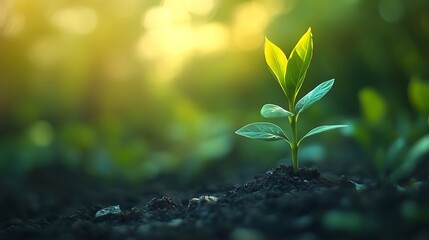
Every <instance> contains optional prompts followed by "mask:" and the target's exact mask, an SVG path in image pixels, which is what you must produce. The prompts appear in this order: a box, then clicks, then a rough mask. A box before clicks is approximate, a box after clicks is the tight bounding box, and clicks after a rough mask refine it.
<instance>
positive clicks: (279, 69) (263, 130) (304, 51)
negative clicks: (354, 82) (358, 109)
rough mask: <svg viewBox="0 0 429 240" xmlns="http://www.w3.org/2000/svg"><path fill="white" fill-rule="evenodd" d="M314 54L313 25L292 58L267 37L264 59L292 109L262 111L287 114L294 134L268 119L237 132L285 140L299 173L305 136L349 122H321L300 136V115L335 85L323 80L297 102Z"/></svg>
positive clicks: (265, 108)
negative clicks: (299, 153) (286, 132)
mask: <svg viewBox="0 0 429 240" xmlns="http://www.w3.org/2000/svg"><path fill="white" fill-rule="evenodd" d="M312 55H313V36H312V34H311V28H309V29H308V31H307V32H306V33H305V34H304V35H303V36H302V37H301V39H300V40H299V41H298V43H297V44H296V46H295V48H294V49H293V50H292V52H291V54H290V56H289V58H287V57H286V55H285V54H284V53H283V51H282V50H281V49H280V48H279V47H277V46H276V45H275V44H274V43H272V42H270V40H268V38H265V60H266V62H267V64H268V67H269V69H270V70H271V72H272V73H273V75H274V77H275V78H276V79H277V81H278V83H279V84H280V87H281V88H282V89H283V92H284V93H285V95H286V97H287V99H288V103H289V110H285V109H283V108H282V107H279V106H277V105H274V104H265V105H264V106H263V107H262V109H261V115H262V116H263V117H265V118H287V119H288V120H289V124H290V129H291V136H290V137H288V136H287V135H286V134H285V132H284V131H283V130H282V129H281V128H280V127H279V126H277V125H275V124H272V123H268V122H256V123H251V124H248V125H246V126H244V127H242V128H240V129H239V130H237V131H236V132H235V133H236V134H238V135H241V136H244V137H248V138H252V139H260V140H265V141H277V140H285V141H286V142H287V143H288V144H289V146H290V147H291V150H292V166H293V170H294V172H295V174H296V173H298V148H299V146H300V144H301V142H302V140H304V139H305V138H307V137H309V136H311V135H315V134H318V133H321V132H325V131H328V130H332V129H336V128H342V127H346V125H325V126H319V127H316V128H314V129H312V130H310V131H309V132H308V133H307V134H305V135H304V136H303V137H302V138H298V132H297V123H298V117H299V115H300V114H301V113H302V112H303V111H304V110H306V109H307V108H309V107H310V106H311V105H313V103H315V102H316V101H318V100H320V99H321V98H322V97H323V96H325V94H326V93H327V92H328V91H329V90H330V89H331V88H332V85H334V79H331V80H329V81H326V82H323V83H321V84H320V85H318V86H317V87H316V88H314V89H313V90H312V91H310V92H309V93H307V94H306V95H305V96H304V97H303V98H301V99H300V100H299V101H298V102H296V98H297V95H298V92H299V89H300V88H301V86H302V83H303V82H304V78H305V75H306V73H307V69H308V67H309V65H310V61H311V58H312Z"/></svg>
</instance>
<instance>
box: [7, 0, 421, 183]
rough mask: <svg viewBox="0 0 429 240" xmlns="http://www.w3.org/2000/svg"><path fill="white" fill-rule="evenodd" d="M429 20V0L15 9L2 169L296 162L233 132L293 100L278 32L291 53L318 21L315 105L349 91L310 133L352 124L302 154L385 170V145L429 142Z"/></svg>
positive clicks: (128, 1)
mask: <svg viewBox="0 0 429 240" xmlns="http://www.w3.org/2000/svg"><path fill="white" fill-rule="evenodd" d="M428 12H429V2H428V1H426V0H414V1H406V0H324V1H317V0H251V1H244V0H234V1H225V0H164V1H155V0H145V1H140V0H120V1H119V0H112V1H101V0H38V1H30V0H3V1H1V2H0V175H1V176H2V177H3V178H4V179H10V178H21V177H24V176H25V175H26V174H28V173H29V172H30V171H31V170H33V169H34V168H37V167H43V166H51V165H57V164H59V165H62V166H66V167H69V168H72V169H81V170H84V171H85V172H88V173H90V174H92V175H95V176H99V177H102V178H105V179H125V180H129V181H140V180H149V179H153V178H156V177H159V176H166V175H168V174H175V175H174V176H177V175H178V176H180V178H178V179H181V180H184V181H187V180H190V179H195V178H197V177H206V176H209V175H210V176H212V177H218V178H221V177H224V176H240V174H247V173H253V172H255V171H261V169H265V168H266V167H267V166H273V165H276V164H278V163H279V162H284V163H289V159H288V157H289V155H290V153H289V150H288V147H287V145H286V144H285V143H266V142H256V141H249V140H246V139H244V138H240V137H238V136H235V135H234V134H233V133H234V131H235V130H236V129H238V128H239V127H240V126H242V125H244V124H246V123H249V122H253V121H260V120H262V118H261V117H260V116H259V109H260V107H261V106H262V105H263V104H264V103H274V104H279V105H283V106H287V102H286V98H285V96H283V93H282V91H281V89H280V87H279V86H278V85H277V83H276V81H275V80H274V79H273V77H272V76H271V74H270V73H269V70H268V69H267V66H266V64H265V60H264V56H263V39H264V36H268V37H269V38H270V39H271V40H272V41H273V42H274V43H275V44H277V45H278V46H280V47H281V48H282V49H283V50H284V51H285V52H287V53H289V52H290V51H291V49H292V47H293V46H294V45H295V43H296V42H297V41H298V39H299V37H300V36H301V35H302V34H303V33H304V32H305V31H306V30H307V28H308V27H309V26H311V27H312V29H313V34H314V57H313V61H312V63H311V65H310V69H309V72H308V74H307V79H306V81H305V83H304V85H303V87H302V90H301V94H300V96H302V93H303V92H308V91H309V90H311V89H312V88H313V87H315V86H316V85H317V84H318V83H320V82H322V81H325V80H328V79H331V78H335V79H336V84H335V86H334V89H333V90H332V91H331V92H330V93H329V94H328V95H327V96H326V97H325V98H324V99H323V101H321V102H319V103H318V104H317V105H316V106H314V107H312V108H310V109H309V110H308V112H306V113H305V116H304V115H303V117H302V119H301V121H302V123H301V126H300V127H301V131H300V132H301V133H302V132H304V131H306V130H308V129H310V128H312V127H314V126H316V125H320V124H329V123H333V122H335V123H341V122H344V123H349V124H350V125H351V127H350V128H349V129H347V130H345V131H343V132H342V135H341V134H338V133H330V134H326V135H321V136H317V137H315V138H314V139H313V140H309V141H307V142H306V144H305V146H304V147H303V148H302V151H301V158H302V160H303V161H304V162H305V160H307V162H309V161H313V162H318V163H316V165H323V163H325V164H327V165H328V166H329V167H331V168H333V167H335V166H348V167H350V166H355V165H353V164H354V163H356V162H359V163H362V162H366V163H368V162H371V161H374V162H377V161H376V159H377V158H381V159H384V157H377V155H380V154H378V153H377V152H379V149H384V147H379V146H387V145H389V144H391V143H394V142H395V141H396V140H397V139H399V138H406V139H409V140H407V143H408V144H412V143H413V142H416V141H417V140H418V139H421V138H423V137H424V136H425V135H426V134H427V133H428V118H427V117H428V115H429V99H428V98H429V85H428V80H429V14H428ZM371 146H376V147H371ZM381 155H383V154H381ZM381 155H380V156H381ZM363 159H368V160H369V161H363ZM375 166H379V165H377V164H375ZM375 169H377V167H375ZM207 173H208V175H207Z"/></svg>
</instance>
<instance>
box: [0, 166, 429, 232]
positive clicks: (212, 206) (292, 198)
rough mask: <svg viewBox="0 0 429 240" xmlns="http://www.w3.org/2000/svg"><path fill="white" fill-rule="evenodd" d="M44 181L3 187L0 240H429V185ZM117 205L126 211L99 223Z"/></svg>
mask: <svg viewBox="0 0 429 240" xmlns="http://www.w3.org/2000/svg"><path fill="white" fill-rule="evenodd" d="M50 172H52V171H50ZM47 175H49V174H47V173H46V172H43V171H42V172H40V173H38V174H35V175H34V176H33V177H31V178H29V179H30V180H29V181H28V182H26V183H24V184H13V183H3V185H4V186H3V187H2V189H1V190H0V191H1V192H0V194H1V197H0V199H1V200H0V204H1V208H0V211H1V214H0V239H231V240H264V239H308V240H313V239H314V240H317V239H429V184H428V181H427V180H425V181H423V182H419V183H416V184H414V185H409V186H408V185H407V186H405V187H398V186H393V185H389V184H385V185H380V184H377V183H376V182H375V181H370V180H363V179H349V178H348V177H344V176H342V177H337V176H324V175H323V174H322V175H321V174H320V173H319V172H318V171H317V170H315V169H306V168H303V169H301V170H300V172H299V174H298V175H294V174H293V171H292V169H291V168H290V167H288V166H282V165H281V166H278V167H276V168H274V169H271V170H269V171H267V172H265V173H263V174H260V175H257V176H255V177H254V178H253V179H250V180H248V181H245V182H243V183H238V184H236V185H231V186H215V185H212V186H201V187H199V188H196V189H192V190H181V189H177V190H171V189H166V188H165V187H163V186H162V184H155V183H152V184H145V185H144V186H134V187H129V186H128V187H117V186H115V187H113V186H111V187H108V186H106V185H105V184H104V185H101V184H98V183H97V182H96V181H93V180H92V179H89V178H85V177H82V176H80V175H78V174H75V173H71V172H67V173H63V172H61V173H59V175H58V176H57V177H56V178H55V179H52V176H50V175H49V176H47ZM353 182H355V183H360V184H363V185H360V187H359V186H358V190H357V189H356V185H355V184H354V183H353ZM113 205H120V208H121V210H122V211H121V212H120V213H117V214H107V215H104V216H101V217H97V218H96V217H95V215H96V213H97V212H98V211H99V210H100V209H103V208H106V207H109V206H113Z"/></svg>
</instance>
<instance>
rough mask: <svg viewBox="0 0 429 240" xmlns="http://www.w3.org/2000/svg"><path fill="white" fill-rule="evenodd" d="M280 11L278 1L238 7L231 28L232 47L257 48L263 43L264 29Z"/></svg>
mask: <svg viewBox="0 0 429 240" xmlns="http://www.w3.org/2000/svg"><path fill="white" fill-rule="evenodd" d="M281 10H282V4H281V3H280V2H279V1H270V0H266V1H250V2H246V3H242V4H241V5H239V6H238V8H237V9H236V11H235V16H234V22H233V26H232V28H233V42H234V45H235V46H236V47H237V48H239V49H242V50H254V49H256V48H259V47H260V46H261V45H262V43H263V39H264V32H265V28H266V27H267V25H268V24H269V22H270V21H271V19H272V18H273V17H274V16H275V15H276V14H278V13H280V12H281Z"/></svg>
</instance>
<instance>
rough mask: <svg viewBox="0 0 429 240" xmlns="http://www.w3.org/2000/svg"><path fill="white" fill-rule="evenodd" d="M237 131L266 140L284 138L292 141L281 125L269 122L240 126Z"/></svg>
mask: <svg viewBox="0 0 429 240" xmlns="http://www.w3.org/2000/svg"><path fill="white" fill-rule="evenodd" d="M235 133H236V134H238V135H241V136H244V137H248V138H252V139H259V140H265V141H277V140H282V139H284V140H286V141H287V142H288V143H290V141H289V139H288V138H287V136H286V134H285V133H284V132H283V130H282V129H281V128H280V127H279V126H277V125H275V124H272V123H268V122H257V123H251V124H248V125H246V126H244V127H242V128H240V129H239V130H237V131H236V132H235Z"/></svg>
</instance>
